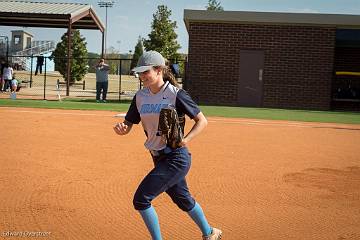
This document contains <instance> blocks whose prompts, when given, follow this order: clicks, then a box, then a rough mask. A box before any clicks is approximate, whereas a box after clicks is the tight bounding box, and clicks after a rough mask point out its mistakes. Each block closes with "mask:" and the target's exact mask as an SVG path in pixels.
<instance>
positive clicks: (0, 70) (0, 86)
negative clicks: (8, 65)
mask: <svg viewBox="0 0 360 240" xmlns="http://www.w3.org/2000/svg"><path fill="white" fill-rule="evenodd" d="M4 68H5V61H4V60H1V62H0V92H2V91H3V87H4V84H5V81H4V79H3V72H4Z"/></svg>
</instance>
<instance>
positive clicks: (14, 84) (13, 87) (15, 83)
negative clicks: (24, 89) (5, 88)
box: [10, 73, 19, 99]
mask: <svg viewBox="0 0 360 240" xmlns="http://www.w3.org/2000/svg"><path fill="white" fill-rule="evenodd" d="M18 85H19V82H18V80H16V78H15V73H14V74H13V78H12V80H11V94H10V98H11V99H16V92H17V91H18Z"/></svg>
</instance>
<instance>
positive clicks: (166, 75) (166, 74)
mask: <svg viewBox="0 0 360 240" xmlns="http://www.w3.org/2000/svg"><path fill="white" fill-rule="evenodd" d="M161 68H162V72H163V79H164V81H165V82H170V83H171V84H172V85H174V86H175V87H180V85H179V84H178V82H177V80H176V78H175V76H174V74H173V73H172V71H171V69H170V68H169V67H168V66H164V67H161Z"/></svg>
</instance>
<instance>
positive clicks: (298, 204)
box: [0, 107, 360, 240]
mask: <svg viewBox="0 0 360 240" xmlns="http://www.w3.org/2000/svg"><path fill="white" fill-rule="evenodd" d="M115 114H116V113H115V112H99V111H69V110H45V109H25V108H5V107H2V108H0V122H1V132H0V143H1V150H2V152H1V157H0V159H1V160H0V164H1V168H0V234H1V235H0V239H24V236H25V235H26V236H30V235H31V236H32V237H31V238H32V239H59V240H63V239H71V240H73V239H99V240H100V239H101V240H113V239H129V240H137V239H139V240H140V239H149V237H148V233H147V231H146V229H145V226H144V224H143V223H142V220H141V218H140V216H139V215H138V213H137V212H136V211H135V210H133V207H132V196H133V194H134V191H135V190H136V187H137V185H138V183H139V182H140V181H141V179H142V177H143V176H144V175H145V174H146V173H147V172H148V171H149V169H151V167H152V162H151V160H150V157H149V154H148V153H147V152H146V150H145V149H144V147H143V141H144V134H143V131H142V128H141V126H135V127H134V128H133V130H132V134H130V135H127V136H122V137H121V136H117V135H115V133H114V132H113V130H112V126H113V125H114V124H115V123H116V122H117V121H119V120H121V119H117V118H114V117H113V116H114V115H115ZM208 120H209V125H208V127H207V128H206V130H205V131H204V133H203V134H201V135H200V136H199V137H198V138H196V139H195V140H194V141H193V142H191V143H190V146H189V148H190V150H191V152H192V156H193V163H192V168H191V171H190V173H189V174H188V177H187V179H188V182H189V187H190V190H191V192H192V193H193V196H194V197H195V199H196V200H197V201H198V202H199V203H200V204H201V205H202V207H203V209H204V211H205V213H206V215H207V217H208V220H209V222H210V223H211V224H212V225H214V226H216V227H219V228H221V229H222V230H223V231H224V236H223V239H225V240H226V239H233V240H238V239H251V240H254V239H259V240H267V239H274V240H275V239H276V240H279V239H284V240H285V239H286V240H288V239H299V240H300V239H324V240H325V239H326V240H329V239H334V240H335V239H336V240H339V239H360V224H359V219H360V187H359V186H360V125H343V124H315V123H300V122H284V121H265V120H261V121H260V120H248V119H247V120H245V119H224V118H209V119H208ZM188 125H189V124H188ZM188 127H189V126H188ZM154 206H155V208H156V210H157V212H158V215H159V219H160V224H161V228H162V232H163V236H164V239H165V240H166V239H168V240H193V239H201V233H200V232H199V231H198V229H197V227H196V226H195V224H194V223H193V222H192V221H191V220H190V218H189V217H188V216H187V214H186V213H184V212H182V211H181V210H179V209H177V207H176V206H175V205H174V204H173V203H172V202H171V200H170V198H169V197H168V196H167V195H165V194H163V195H162V196H160V197H159V198H158V199H156V200H155V201H154ZM16 234H17V237H10V235H16ZM21 234H22V236H20V235H21Z"/></svg>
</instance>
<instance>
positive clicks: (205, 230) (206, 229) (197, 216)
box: [188, 203, 212, 236]
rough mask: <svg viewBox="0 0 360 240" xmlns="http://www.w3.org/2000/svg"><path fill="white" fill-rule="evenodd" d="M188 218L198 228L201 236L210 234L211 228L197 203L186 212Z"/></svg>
mask: <svg viewBox="0 0 360 240" xmlns="http://www.w3.org/2000/svg"><path fill="white" fill-rule="evenodd" d="M188 214H189V216H190V217H191V218H192V220H194V222H195V223H196V224H197V225H198V226H199V228H200V230H201V232H202V234H203V235H204V236H208V235H210V234H211V231H212V230H211V227H210V225H209V223H208V221H207V220H206V217H205V215H204V212H203V210H202V208H201V207H200V205H199V204H198V203H195V207H194V208H193V209H191V210H190V211H189V212H188Z"/></svg>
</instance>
